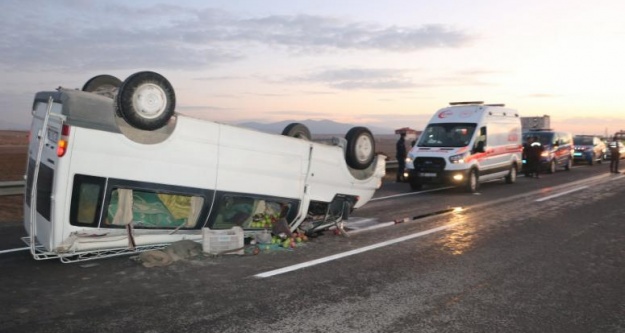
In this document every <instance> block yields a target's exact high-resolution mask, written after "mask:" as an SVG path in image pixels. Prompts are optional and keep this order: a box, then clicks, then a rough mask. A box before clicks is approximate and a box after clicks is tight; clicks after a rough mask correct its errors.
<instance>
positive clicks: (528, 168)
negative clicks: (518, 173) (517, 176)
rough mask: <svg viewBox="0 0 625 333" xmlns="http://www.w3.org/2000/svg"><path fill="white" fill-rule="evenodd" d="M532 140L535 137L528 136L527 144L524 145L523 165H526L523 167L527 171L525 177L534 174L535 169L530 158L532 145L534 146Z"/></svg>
mask: <svg viewBox="0 0 625 333" xmlns="http://www.w3.org/2000/svg"><path fill="white" fill-rule="evenodd" d="M532 138H533V137H531V136H528V137H527V139H526V140H525V143H524V144H523V154H522V158H523V163H525V165H524V166H523V171H525V177H529V176H530V175H531V174H532V169H533V168H534V166H533V165H532V164H531V163H532V161H531V160H530V158H529V154H530V145H531V144H532Z"/></svg>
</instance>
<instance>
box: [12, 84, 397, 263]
mask: <svg viewBox="0 0 625 333" xmlns="http://www.w3.org/2000/svg"><path fill="white" fill-rule="evenodd" d="M174 107H175V94H174V90H173V88H172V87H171V85H170V84H169V82H168V81H167V80H166V79H165V78H164V77H162V76H161V75H159V74H157V73H154V72H139V73H136V74H133V75H132V76H130V77H128V78H127V79H126V80H124V81H123V82H121V81H120V80H119V79H116V78H114V77H112V76H109V75H101V76H98V77H95V78H93V79H92V80H90V81H88V82H87V84H85V86H84V87H83V89H82V91H81V90H74V89H64V88H58V89H57V90H56V91H47V92H39V93H37V94H36V96H35V100H34V103H33V110H32V115H33V121H32V125H31V132H30V143H29V148H28V163H27V172H26V190H25V191H26V192H25V196H24V198H25V200H24V226H25V228H26V231H27V233H28V237H25V238H24V240H25V241H27V242H28V244H29V245H30V247H31V253H32V255H33V257H34V258H35V259H50V258H60V259H61V261H63V262H72V261H81V260H90V259H94V258H100V257H108V256H116V255H122V254H127V253H133V252H136V251H142V250H148V249H154V248H160V247H163V246H165V245H167V244H169V243H172V242H175V241H178V240H183V239H190V240H196V241H199V240H201V239H202V228H204V227H208V228H210V229H230V228H232V227H234V226H239V227H241V228H243V229H244V230H245V233H246V235H247V236H250V235H251V234H253V233H255V232H259V231H261V230H264V229H265V228H267V227H268V226H269V222H268V221H273V222H275V220H276V219H284V220H286V222H287V224H288V228H290V230H291V231H292V230H295V229H297V228H300V229H303V230H304V231H311V232H312V231H315V230H319V229H320V228H326V227H328V226H330V225H332V224H333V223H336V222H338V221H341V220H344V219H346V218H347V215H348V214H349V213H350V212H351V211H352V210H353V209H354V208H358V207H360V206H362V205H364V204H365V203H367V202H368V201H369V200H370V199H371V197H372V196H373V194H374V192H375V190H376V189H377V188H379V186H380V185H381V178H382V177H383V176H384V172H385V161H384V157H383V156H382V155H379V156H376V154H375V143H374V139H373V136H372V134H371V132H370V131H369V130H368V129H366V128H365V127H354V128H352V129H351V130H350V131H349V132H348V133H347V135H346V137H345V138H334V139H333V140H332V142H333V143H334V144H324V143H319V142H313V141H311V140H309V139H310V132H309V131H308V129H307V128H306V127H305V126H303V125H302V124H291V125H289V126H287V128H285V130H284V132H283V133H282V134H283V135H275V134H269V133H263V132H259V131H255V130H251V129H246V128H241V127H236V126H231V125H226V124H221V123H216V122H212V121H207V120H202V119H196V118H192V117H189V116H184V115H181V114H177V113H175V112H174ZM307 139H308V140H307Z"/></svg>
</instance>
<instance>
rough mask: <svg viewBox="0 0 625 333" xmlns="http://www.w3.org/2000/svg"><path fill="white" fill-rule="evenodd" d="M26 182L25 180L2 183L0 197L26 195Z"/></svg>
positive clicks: (0, 183)
mask: <svg viewBox="0 0 625 333" xmlns="http://www.w3.org/2000/svg"><path fill="white" fill-rule="evenodd" d="M24 186H26V182H24V181H23V180H16V181H9V182H0V195H17V194H24Z"/></svg>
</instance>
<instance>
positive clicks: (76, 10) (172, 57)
mask: <svg viewBox="0 0 625 333" xmlns="http://www.w3.org/2000/svg"><path fill="white" fill-rule="evenodd" d="M0 13H2V14H0V19H1V20H2V25H0V34H2V36H3V41H2V42H1V43H0V54H2V55H3V56H2V59H1V60H0V69H4V70H7V71H41V70H44V71H51V70H69V71H82V70H85V69H90V70H97V69H101V70H109V71H111V70H118V69H129V68H137V67H142V68H169V69H187V70H188V69H197V68H206V67H209V66H214V65H216V64H220V63H225V62H232V61H237V60H240V59H242V58H244V57H247V56H250V54H248V53H246V52H250V51H249V50H250V49H251V48H252V47H254V46H261V47H272V48H273V47H279V48H282V49H283V50H285V51H286V52H289V53H293V54H298V53H300V54H301V53H305V52H308V51H311V50H315V51H319V52H333V51H346V50H347V51H349V50H379V51H390V52H413V51H418V50H422V49H427V48H440V47H452V48H453V47H461V46H464V45H466V44H468V43H470V42H471V41H472V39H473V37H472V36H471V35H469V34H468V33H466V32H464V31H461V30H454V29H452V28H449V27H447V26H443V25H425V26H419V27H408V26H403V27H402V26H380V25H376V24H371V23H365V22H354V21H347V20H342V19H337V18H332V17H324V16H312V15H268V16H263V17H243V16H240V15H235V14H232V13H229V12H225V11H223V10H218V9H213V8H194V7H185V6H181V5H165V4H154V5H148V6H137V5H125V4H124V5H121V4H115V3H113V2H90V1H78V0H74V1H71V0H66V1H53V2H50V1H43V0H38V1H37V0H33V1H27V2H26V1H21V0H5V1H2V2H0ZM402 84H403V83H402V82H388V83H387V85H402ZM348 88H349V87H348Z"/></svg>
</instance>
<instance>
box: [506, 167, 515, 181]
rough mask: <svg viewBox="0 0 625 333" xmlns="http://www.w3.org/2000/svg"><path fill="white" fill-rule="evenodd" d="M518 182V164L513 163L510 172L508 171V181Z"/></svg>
mask: <svg viewBox="0 0 625 333" xmlns="http://www.w3.org/2000/svg"><path fill="white" fill-rule="evenodd" d="M515 182H516V165H514V164H513V165H512V166H511V167H510V172H508V175H507V176H506V183H508V184H514V183H515Z"/></svg>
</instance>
